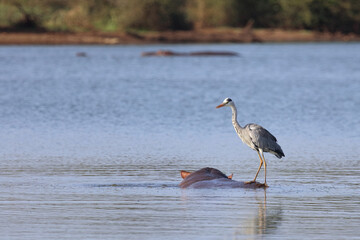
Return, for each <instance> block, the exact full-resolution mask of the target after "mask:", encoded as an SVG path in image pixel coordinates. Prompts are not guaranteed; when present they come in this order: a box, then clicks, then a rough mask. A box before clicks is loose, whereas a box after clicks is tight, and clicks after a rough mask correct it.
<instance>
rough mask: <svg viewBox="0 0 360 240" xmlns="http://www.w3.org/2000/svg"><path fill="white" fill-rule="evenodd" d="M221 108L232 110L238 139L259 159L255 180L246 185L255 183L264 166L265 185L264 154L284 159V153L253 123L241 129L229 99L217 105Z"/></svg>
mask: <svg viewBox="0 0 360 240" xmlns="http://www.w3.org/2000/svg"><path fill="white" fill-rule="evenodd" d="M221 107H230V108H231V110H232V124H233V126H234V128H235V131H236V133H237V134H238V136H239V137H240V139H241V140H242V141H243V143H245V144H246V145H248V146H249V147H250V148H252V149H253V150H255V151H256V152H257V153H258V155H259V158H260V165H259V168H258V170H257V172H256V175H255V178H254V180H252V181H249V182H247V183H253V182H255V181H256V178H257V176H258V174H259V171H260V169H261V167H262V165H263V164H264V168H265V184H266V161H265V157H264V152H269V153H272V154H274V155H275V156H276V157H278V158H282V157H285V154H284V152H283V151H282V149H281V147H280V145H279V144H277V140H276V138H275V137H274V136H273V135H272V134H271V133H270V132H269V131H268V130H266V129H265V128H263V127H262V126H260V125H257V124H255V123H249V124H247V125H245V126H244V127H241V126H240V124H239V123H238V121H237V109H236V107H235V104H234V102H233V101H232V100H231V99H230V98H225V100H224V101H223V102H222V103H221V104H220V105H218V106H217V107H216V108H221Z"/></svg>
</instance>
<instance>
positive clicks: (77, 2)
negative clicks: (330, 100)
mask: <svg viewBox="0 0 360 240" xmlns="http://www.w3.org/2000/svg"><path fill="white" fill-rule="evenodd" d="M249 21H251V22H254V27H255V28H283V29H308V30H318V31H329V32H343V33H350V32H353V33H357V34H359V33H360V1H359V0H221V1H219V0H0V27H2V28H7V29H14V30H26V29H30V30H44V31H71V32H85V31H101V32H106V31H111V32H115V31H129V30H146V31H164V30H191V29H203V28H213V27H243V26H245V25H246V24H247V23H248V22H249Z"/></svg>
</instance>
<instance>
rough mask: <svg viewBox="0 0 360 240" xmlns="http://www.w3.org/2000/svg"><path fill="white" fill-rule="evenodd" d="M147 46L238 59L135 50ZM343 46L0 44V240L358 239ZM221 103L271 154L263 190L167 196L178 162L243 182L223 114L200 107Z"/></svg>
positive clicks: (249, 172) (241, 155)
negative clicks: (275, 150) (273, 144)
mask: <svg viewBox="0 0 360 240" xmlns="http://www.w3.org/2000/svg"><path fill="white" fill-rule="evenodd" d="M158 49H170V50H174V51H186V52H187V51H201V50H219V51H220V50H221V51H235V52H238V53H239V54H241V57H159V58H156V57H148V58H142V57H140V55H141V52H142V51H156V50H158ZM77 52H86V53H87V57H76V53H77ZM359 53H360V44H358V43H336V44H279V45H278V44H252V45H247V44H243V45H237V44H226V45H143V46H66V47H65V46H51V47H49V46H25V47H22V46H13V47H8V46H7V47H0V126H1V127H0V171H1V174H0V216H1V217H0V232H1V236H0V238H2V239H311V238H314V239H356V238H359V236H360V230H359V225H360V214H359V212H360V211H359V210H360V165H359V164H360V159H359V155H360V148H359V143H360V114H359V106H360V67H359V63H360V54H359ZM225 97H231V98H232V99H233V100H234V101H235V103H236V105H237V107H238V111H239V117H238V118H239V119H238V120H239V122H240V124H242V125H245V124H246V123H250V122H256V123H258V124H261V125H262V126H264V127H266V128H267V129H268V130H270V131H271V132H272V133H273V134H274V135H275V136H276V137H277V138H278V141H279V144H280V145H281V146H282V148H283V150H284V152H285V155H286V157H285V158H283V159H280V160H279V159H277V158H276V157H274V156H272V155H269V154H266V157H267V160H268V161H267V162H268V184H269V185H270V187H269V188H268V189H266V191H264V190H244V189H231V190H229V189H226V190H224V189H208V190H181V189H180V188H179V187H178V183H179V182H180V181H181V179H180V174H179V170H182V169H184V170H189V171H193V170H197V169H200V168H202V167H205V166H210V167H216V168H219V169H220V170H222V171H224V172H225V173H227V174H230V173H234V179H236V180H241V181H245V180H250V179H252V178H253V177H254V175H255V173H256V170H257V167H258V164H259V160H258V157H257V154H256V152H254V151H252V150H251V149H250V148H248V147H247V146H245V145H244V144H242V142H241V141H240V139H238V137H237V136H236V134H235V132H234V130H233V127H232V125H231V112H230V109H228V108H225V109H215V106H216V105H218V104H219V103H221V102H222V101H223V99H224V98H225ZM258 180H261V181H263V173H262V172H261V174H260V176H259V178H258Z"/></svg>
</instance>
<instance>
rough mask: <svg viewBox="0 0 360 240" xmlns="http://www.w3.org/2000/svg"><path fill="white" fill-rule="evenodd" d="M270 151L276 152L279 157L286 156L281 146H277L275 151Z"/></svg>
mask: <svg viewBox="0 0 360 240" xmlns="http://www.w3.org/2000/svg"><path fill="white" fill-rule="evenodd" d="M270 153H272V154H274V155H275V156H276V157H277V158H282V157H285V154H284V152H283V150H282V149H281V147H280V146H279V147H278V148H276V149H275V150H274V151H270Z"/></svg>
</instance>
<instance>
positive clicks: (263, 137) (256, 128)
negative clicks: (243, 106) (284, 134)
mask: <svg viewBox="0 0 360 240" xmlns="http://www.w3.org/2000/svg"><path fill="white" fill-rule="evenodd" d="M245 128H246V130H247V132H248V134H249V136H250V138H251V141H252V142H253V144H254V145H256V146H257V147H259V148H261V149H263V150H265V151H266V150H275V149H276V148H277V145H278V144H277V143H276V142H277V140H276V137H274V135H272V134H271V133H270V132H269V131H268V130H266V129H265V128H263V127H262V126H260V125H257V124H254V123H250V124H247V125H246V126H245Z"/></svg>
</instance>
